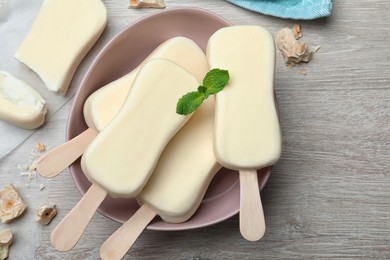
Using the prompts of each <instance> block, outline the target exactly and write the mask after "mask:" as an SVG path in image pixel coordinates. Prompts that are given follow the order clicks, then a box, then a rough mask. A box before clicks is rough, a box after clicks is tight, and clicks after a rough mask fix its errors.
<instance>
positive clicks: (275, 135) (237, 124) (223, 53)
mask: <svg viewBox="0 0 390 260" xmlns="http://www.w3.org/2000/svg"><path fill="white" fill-rule="evenodd" d="M274 45H275V44H274V41H273V38H272V36H271V34H270V33H269V32H268V31H267V30H266V29H264V28H262V27H260V26H234V27H227V28H223V29H221V30H219V31H218V32H216V33H215V34H214V35H213V36H212V37H211V38H210V41H209V44H208V60H209V63H210V67H211V68H224V69H226V70H228V71H229V74H230V75H231V81H230V83H229V84H228V85H227V86H226V87H225V89H224V90H223V91H221V92H219V93H217V95H216V108H215V109H216V111H215V113H216V117H215V130H214V137H215V139H214V151H215V154H216V157H217V159H218V161H219V162H220V163H221V164H222V165H224V166H225V167H227V168H230V169H235V170H242V169H249V170H252V169H260V168H262V167H265V166H269V165H272V164H274V163H275V162H276V161H277V160H278V159H279V157H280V153H281V132H280V127H279V121H278V116H277V113H276V106H275V100H274V88H273V86H274V84H273V83H274V70H275V50H274V49H275V47H274Z"/></svg>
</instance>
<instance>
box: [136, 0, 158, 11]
mask: <svg viewBox="0 0 390 260" xmlns="http://www.w3.org/2000/svg"><path fill="white" fill-rule="evenodd" d="M129 8H135V9H139V8H158V9H162V8H165V3H164V1H163V0H130V5H129Z"/></svg>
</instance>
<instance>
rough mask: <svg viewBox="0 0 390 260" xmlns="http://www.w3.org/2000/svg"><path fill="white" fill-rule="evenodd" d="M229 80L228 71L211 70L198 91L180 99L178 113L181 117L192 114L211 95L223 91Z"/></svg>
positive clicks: (177, 106)
mask: <svg viewBox="0 0 390 260" xmlns="http://www.w3.org/2000/svg"><path fill="white" fill-rule="evenodd" d="M229 80H230V77H229V72H228V71H227V70H221V69H212V70H210V71H209V72H208V73H207V74H206V76H205V77H204V79H203V86H199V87H198V89H197V91H193V92H189V93H187V94H185V95H184V96H182V97H181V98H180V99H179V101H178V102H177V104H176V113H178V114H179V115H189V114H191V113H192V112H194V111H195V110H196V109H197V108H198V107H199V106H200V105H201V104H202V103H203V101H204V100H205V99H207V98H208V97H209V96H210V95H212V94H215V93H217V92H219V91H221V90H222V89H223V88H224V87H225V86H226V84H227V83H228V82H229Z"/></svg>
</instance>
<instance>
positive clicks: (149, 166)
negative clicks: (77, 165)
mask: <svg viewBox="0 0 390 260" xmlns="http://www.w3.org/2000/svg"><path fill="white" fill-rule="evenodd" d="M198 84H199V83H198V81H197V80H196V79H195V78H194V77H193V76H192V75H191V74H189V73H188V72H186V71H185V70H184V69H183V68H181V67H179V66H178V65H176V64H175V63H173V62H171V61H168V60H164V59H155V60H151V61H149V62H148V63H147V64H145V65H144V66H143V67H142V69H141V70H140V71H139V72H138V74H137V76H136V78H135V80H134V83H133V87H132V90H131V91H130V92H129V95H128V97H127V99H126V101H125V103H124V104H123V106H122V108H121V109H120V112H119V113H118V114H117V115H116V116H115V117H114V119H113V120H112V121H111V122H110V124H109V125H108V126H107V127H105V129H104V130H103V131H102V132H100V134H99V135H98V136H97V137H96V138H95V140H94V141H93V142H92V143H91V144H90V146H89V147H88V148H87V150H86V151H85V153H84V155H83V157H82V160H81V166H82V169H83V171H84V173H85V174H86V176H87V177H88V179H89V180H90V181H91V182H93V183H96V184H98V185H99V186H101V187H102V188H104V189H105V190H106V191H107V192H108V193H109V194H110V195H111V196H113V197H134V196H136V195H138V193H139V192H140V191H141V189H142V188H143V186H144V185H145V183H146V182H147V181H148V179H149V177H150V175H151V174H152V172H153V169H154V167H155V166H156V164H157V161H158V158H159V157H160V155H161V153H162V151H163V149H164V147H165V146H166V144H167V143H168V142H169V140H170V139H171V138H172V137H173V135H174V134H175V133H176V132H177V131H178V130H179V129H180V128H181V127H182V126H183V125H184V124H185V123H186V121H187V120H188V119H189V116H181V115H178V114H176V113H175V107H176V102H177V100H178V99H179V98H180V97H181V96H182V95H183V93H187V92H189V91H191V90H193V89H196V87H197V86H198Z"/></svg>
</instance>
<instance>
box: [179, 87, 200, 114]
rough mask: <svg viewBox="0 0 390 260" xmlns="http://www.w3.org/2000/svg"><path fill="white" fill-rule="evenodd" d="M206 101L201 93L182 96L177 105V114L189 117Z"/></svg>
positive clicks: (196, 92) (195, 92)
mask: <svg viewBox="0 0 390 260" xmlns="http://www.w3.org/2000/svg"><path fill="white" fill-rule="evenodd" d="M205 99H206V97H205V95H204V94H203V93H201V92H198V91H194V92H189V93H187V94H185V95H184V96H182V97H181V98H180V99H179V101H178V102H177V105H176V113H178V114H180V115H189V114H191V113H192V112H194V111H195V110H196V109H197V108H198V107H199V106H200V105H201V104H202V103H203V101H204V100H205Z"/></svg>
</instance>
